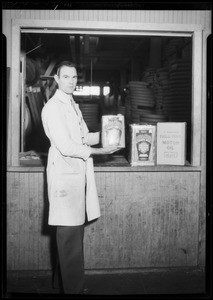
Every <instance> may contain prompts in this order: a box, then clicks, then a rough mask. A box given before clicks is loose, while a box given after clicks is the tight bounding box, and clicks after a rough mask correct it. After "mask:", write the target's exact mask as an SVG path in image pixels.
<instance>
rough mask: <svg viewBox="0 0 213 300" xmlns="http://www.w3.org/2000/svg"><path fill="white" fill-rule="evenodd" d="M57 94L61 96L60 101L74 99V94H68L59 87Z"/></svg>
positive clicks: (64, 101)
mask: <svg viewBox="0 0 213 300" xmlns="http://www.w3.org/2000/svg"><path fill="white" fill-rule="evenodd" d="M56 96H57V97H58V98H59V100H60V101H62V102H63V103H66V104H67V103H70V101H71V100H72V101H74V100H73V97H72V95H69V94H66V93H65V92H63V91H62V90H59V89H57V90H56Z"/></svg>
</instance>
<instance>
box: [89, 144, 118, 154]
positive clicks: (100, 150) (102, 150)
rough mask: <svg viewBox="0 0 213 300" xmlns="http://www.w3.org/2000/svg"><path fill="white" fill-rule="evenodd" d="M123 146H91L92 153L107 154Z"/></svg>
mask: <svg viewBox="0 0 213 300" xmlns="http://www.w3.org/2000/svg"><path fill="white" fill-rule="evenodd" d="M120 149H121V148H119V147H116V146H109V147H105V148H92V147H91V150H92V152H91V155H106V154H112V153H114V152H116V151H118V150H120Z"/></svg>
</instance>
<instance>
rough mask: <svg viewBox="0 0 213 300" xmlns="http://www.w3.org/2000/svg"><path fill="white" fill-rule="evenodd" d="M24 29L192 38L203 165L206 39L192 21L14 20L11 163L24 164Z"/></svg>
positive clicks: (194, 145)
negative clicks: (22, 159)
mask: <svg viewBox="0 0 213 300" xmlns="http://www.w3.org/2000/svg"><path fill="white" fill-rule="evenodd" d="M22 32H42V33H45V32H46V33H72V34H74V33H76V34H77V33H80V34H97V35H100V34H106V35H137V36H138V35H141V36H144V35H146V36H179V37H184V36H190V37H192V115H191V117H192V118H191V119H192V124H191V125H192V135H191V141H192V142H191V166H200V165H201V149H202V147H201V143H202V126H201V125H202V92H203V90H202V88H203V85H202V74H203V69H202V61H203V52H202V49H203V48H202V47H203V44H202V41H203V28H202V26H200V25H190V24H158V23H151V24H147V23H124V22H102V21H87V22H85V21H84V22H82V21H57V20H21V19H14V20H12V62H11V84H10V86H11V109H10V116H9V118H10V126H9V132H8V152H7V157H8V160H7V161H8V166H14V167H15V166H20V162H19V149H20V126H21V124H20V109H21V89H20V80H19V78H20V43H21V33H22Z"/></svg>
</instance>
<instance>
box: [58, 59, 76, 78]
mask: <svg viewBox="0 0 213 300" xmlns="http://www.w3.org/2000/svg"><path fill="white" fill-rule="evenodd" d="M64 66H66V67H71V68H76V65H75V64H74V63H73V62H71V61H68V60H65V61H62V62H60V63H59V64H58V65H57V72H56V74H57V75H58V76H60V71H61V68H62V67H64Z"/></svg>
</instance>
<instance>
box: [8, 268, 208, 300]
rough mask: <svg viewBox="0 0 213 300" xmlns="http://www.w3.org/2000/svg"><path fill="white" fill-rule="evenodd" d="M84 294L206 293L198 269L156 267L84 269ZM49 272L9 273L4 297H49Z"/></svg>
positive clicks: (202, 275) (56, 294)
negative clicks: (103, 271)
mask: <svg viewBox="0 0 213 300" xmlns="http://www.w3.org/2000/svg"><path fill="white" fill-rule="evenodd" d="M86 288H87V289H88V292H87V295H86V296H89V295H94V296H97V295H99V296H102V295H103V296H106V295H133V296H137V295H163V294H164V295H183V294H187V295H190V294H192V295H195V296H196V295H200V294H205V272H204V271H203V270H200V269H172V270H171V269H169V270H168V269H162V270H161V269H156V270H139V271H137V272H136V270H134V271H131V272H128V273H127V272H126V273H123V272H122V273H121V272H116V273H115V272H106V273H104V274H103V273H100V272H91V271H86ZM58 294H59V293H58V290H54V289H53V288H52V282H51V273H41V272H40V273H35V272H29V271H23V272H20V273H18V274H17V273H16V274H14V273H8V276H7V285H6V296H7V297H20V296H23V297H24V296H36V297H38V296H40V297H41V296H42V297H45V296H51V298H52V297H54V298H55V297H57V296H58Z"/></svg>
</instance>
